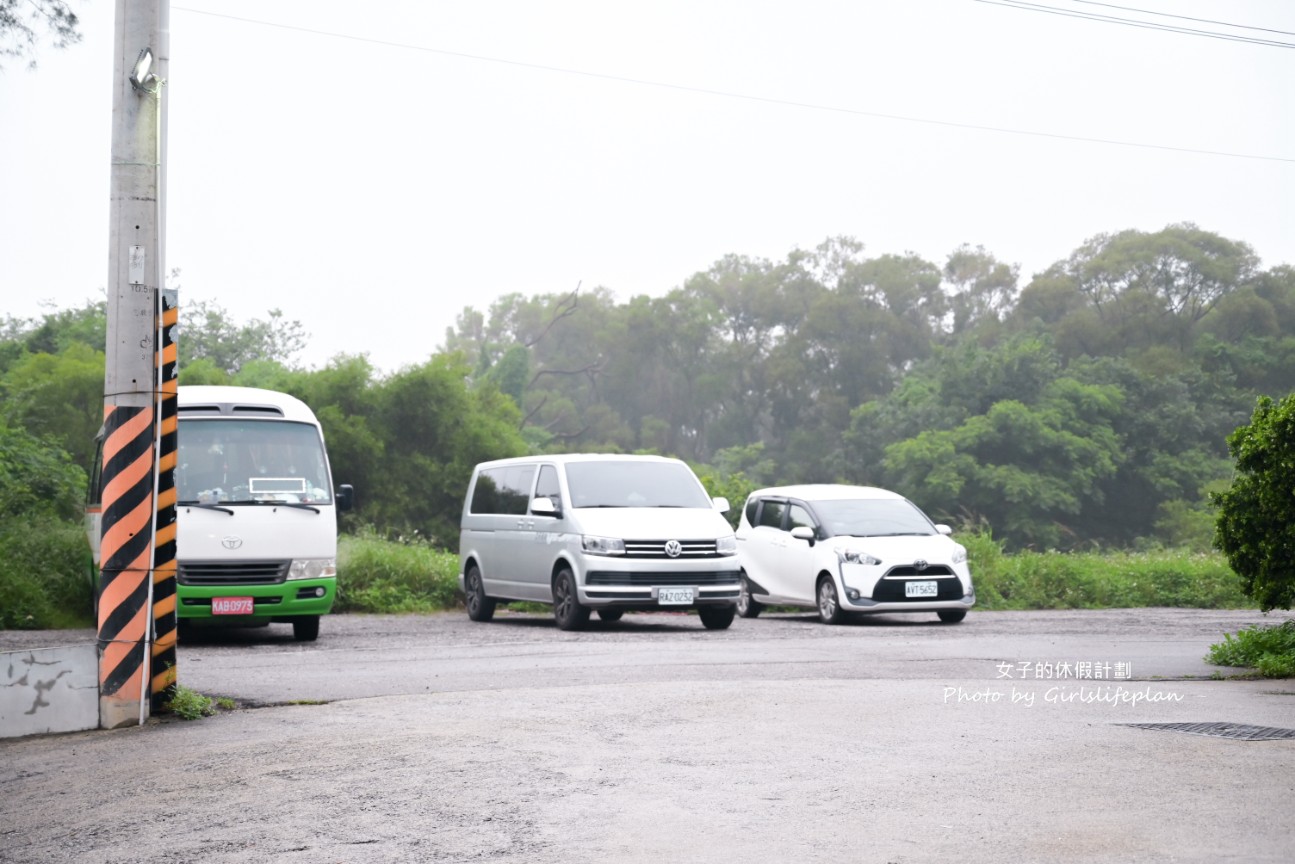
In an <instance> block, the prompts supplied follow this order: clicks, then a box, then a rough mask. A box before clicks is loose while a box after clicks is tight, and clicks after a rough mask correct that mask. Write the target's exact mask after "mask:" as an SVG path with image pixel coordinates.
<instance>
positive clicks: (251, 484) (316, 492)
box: [175, 418, 333, 504]
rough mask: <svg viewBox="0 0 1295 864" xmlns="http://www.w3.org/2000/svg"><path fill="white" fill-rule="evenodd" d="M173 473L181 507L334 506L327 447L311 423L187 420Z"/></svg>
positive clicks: (184, 424)
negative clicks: (283, 504)
mask: <svg viewBox="0 0 1295 864" xmlns="http://www.w3.org/2000/svg"><path fill="white" fill-rule="evenodd" d="M177 439H178V440H177V453H176V468H175V486H176V495H177V499H178V501H179V503H180V504H281V503H301V504H331V503H332V499H333V493H332V486H331V484H330V483H329V482H328V463H327V461H326V459H325V457H324V442H323V441H322V440H321V439H320V437H319V432H318V431H317V430H316V428H315V427H314V426H312V425H310V424H309V423H293V422H290V421H286V420H246V419H241V418H240V419H233V420H223V419H215V418H212V419H207V418H187V419H185V420H182V421H181V422H180V428H179V434H178V435H177Z"/></svg>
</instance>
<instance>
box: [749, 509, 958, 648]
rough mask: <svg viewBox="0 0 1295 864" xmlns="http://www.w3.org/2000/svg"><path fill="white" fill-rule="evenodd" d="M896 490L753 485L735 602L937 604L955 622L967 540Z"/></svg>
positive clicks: (753, 612) (823, 612)
mask: <svg viewBox="0 0 1295 864" xmlns="http://www.w3.org/2000/svg"><path fill="white" fill-rule="evenodd" d="M950 533H951V530H950V528H949V526H947V525H936V524H934V523H933V522H931V520H930V519H928V518H927V516H926V514H925V513H923V512H922V511H921V509H919V508H918V507H917V505H915V504H913V503H912V502H911V501H909V500H908V499H907V498H905V497H904V496H902V495H897V494H895V493H894V492H888V491H886V490H885V489H876V488H873V487H869V486H843V485H805V486H777V487H771V488H768V489H760V490H757V491H755V492H753V493H751V495H750V497H748V498H747V500H746V506H745V507H743V508H742V519H741V524H740V525H739V526H738V529H737V555H738V562H739V563H740V564H741V565H742V589H741V594H740V595H739V596H738V604H737V612H738V615H740V616H742V617H743V618H754V617H756V616H757V615H759V614H760V612H761V610H762V609H763V608H764V607H765V606H797V607H804V608H807V609H817V610H818V615H819V618H821V619H822V620H823V621H824V622H826V623H828V624H837V623H840V622H841V621H843V620H844V619H845V617H846V616H847V615H849V614H850V613H858V612H928V611H929V612H935V613H936V614H937V615H939V617H940V620H941V621H944V622H946V623H950V624H954V623H957V622H959V621H961V620H962V619H963V618H965V617H967V610H968V609H970V608H971V606H972V605H974V604H975V602H976V591H975V589H974V588H973V587H972V584H971V570H970V569H968V567H967V550H966V548H964V547H963V546H961V545H960V544H958V543H955V542H954V541H953V540H952V539H950V537H949V536H948V535H949V534H950Z"/></svg>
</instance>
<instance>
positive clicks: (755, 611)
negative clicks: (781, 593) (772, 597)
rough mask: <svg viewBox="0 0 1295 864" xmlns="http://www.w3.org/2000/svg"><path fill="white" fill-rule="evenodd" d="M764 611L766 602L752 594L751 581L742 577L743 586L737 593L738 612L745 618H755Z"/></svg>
mask: <svg viewBox="0 0 1295 864" xmlns="http://www.w3.org/2000/svg"><path fill="white" fill-rule="evenodd" d="M763 611H764V604H763V603H761V602H760V601H759V600H757V599H755V598H754V597H752V596H751V583H750V582H748V581H747V580H746V577H745V576H743V577H742V587H741V588H739V589H738V594H737V614H738V615H741V616H742V617H743V618H755V617H756V616H758V615H759V614H760V613H761V612H763Z"/></svg>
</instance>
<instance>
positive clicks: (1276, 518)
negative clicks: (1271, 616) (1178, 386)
mask: <svg viewBox="0 0 1295 864" xmlns="http://www.w3.org/2000/svg"><path fill="white" fill-rule="evenodd" d="M1228 449H1229V450H1230V451H1231V453H1232V455H1233V457H1235V459H1236V472H1237V473H1236V476H1235V478H1234V479H1233V480H1232V486H1231V487H1230V488H1229V489H1227V490H1226V491H1223V492H1218V493H1215V495H1214V500H1215V503H1216V504H1217V505H1218V507H1219V518H1218V536H1217V539H1216V542H1217V544H1218V547H1219V548H1220V549H1222V550H1223V552H1224V553H1225V554H1226V555H1227V558H1228V562H1229V563H1230V564H1231V565H1232V569H1233V570H1235V571H1236V572H1237V573H1238V574H1240V576H1241V578H1242V580H1243V582H1244V584H1245V591H1246V594H1247V595H1248V596H1250V597H1253V598H1255V599H1256V600H1258V601H1259V607H1260V608H1261V609H1263V611H1265V612H1267V611H1268V610H1270V609H1275V608H1282V609H1289V608H1291V603H1292V601H1295V394H1291V395H1289V396H1287V397H1286V398H1285V399H1283V400H1282V401H1281V402H1280V403H1274V402H1273V400H1272V399H1270V398H1268V397H1267V396H1263V397H1260V399H1259V404H1258V405H1257V406H1256V407H1255V411H1254V416H1253V417H1252V418H1251V421H1250V423H1249V424H1247V425H1245V426H1241V427H1239V428H1238V429H1237V430H1236V431H1235V432H1233V433H1232V434H1231V435H1230V436H1228Z"/></svg>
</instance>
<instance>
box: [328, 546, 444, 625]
mask: <svg viewBox="0 0 1295 864" xmlns="http://www.w3.org/2000/svg"><path fill="white" fill-rule="evenodd" d="M337 545H338V549H337V559H338V560H337V571H338V579H337V605H336V606H335V607H334V611H336V612H385V613H401V612H405V613H411V612H412V613H427V612H439V611H442V610H445V609H454V608H456V607H458V606H461V605H462V602H463V595H462V594H461V593H460V592H459V581H458V573H459V556H458V555H455V554H454V553H453V552H447V551H445V550H444V549H436V548H433V547H432V546H431V545H430V544H428V543H427V542H426V541H424V540H421V539H413V540H395V541H393V540H384V539H382V538H381V537H379V536H377V534H375V533H373V532H370V531H366V532H363V533H361V534H358V535H347V536H343V537H339V538H338V544H337Z"/></svg>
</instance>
